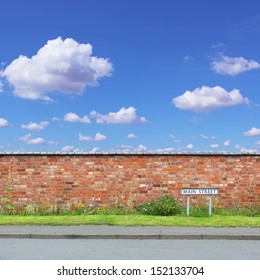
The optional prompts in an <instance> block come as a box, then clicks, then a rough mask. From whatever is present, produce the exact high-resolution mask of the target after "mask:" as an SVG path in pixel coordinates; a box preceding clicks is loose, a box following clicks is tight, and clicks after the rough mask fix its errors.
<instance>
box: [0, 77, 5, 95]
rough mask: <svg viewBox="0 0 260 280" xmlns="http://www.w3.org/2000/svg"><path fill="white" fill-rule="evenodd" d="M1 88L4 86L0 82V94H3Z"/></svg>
mask: <svg viewBox="0 0 260 280" xmlns="http://www.w3.org/2000/svg"><path fill="white" fill-rule="evenodd" d="M0 75H1V74H0ZM3 87H4V85H3V83H2V82H1V81H0V93H2V92H3Z"/></svg>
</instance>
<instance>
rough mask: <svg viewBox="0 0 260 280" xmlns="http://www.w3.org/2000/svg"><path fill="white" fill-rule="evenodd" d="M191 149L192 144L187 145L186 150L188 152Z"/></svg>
mask: <svg viewBox="0 0 260 280" xmlns="http://www.w3.org/2000/svg"><path fill="white" fill-rule="evenodd" d="M193 148H194V146H193V144H188V145H187V146H186V149H188V150H192V149H193Z"/></svg>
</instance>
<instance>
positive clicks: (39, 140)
mask: <svg viewBox="0 0 260 280" xmlns="http://www.w3.org/2000/svg"><path fill="white" fill-rule="evenodd" d="M26 143H27V144H30V145H39V144H41V145H44V144H45V143H46V142H45V140H44V139H43V138H41V137H37V138H34V139H29V140H28V141H27V142H26Z"/></svg>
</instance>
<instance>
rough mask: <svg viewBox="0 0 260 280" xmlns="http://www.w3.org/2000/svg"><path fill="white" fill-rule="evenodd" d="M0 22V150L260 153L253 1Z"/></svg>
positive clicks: (140, 6)
mask: <svg viewBox="0 0 260 280" xmlns="http://www.w3.org/2000/svg"><path fill="white" fill-rule="evenodd" d="M0 13H1V25H0V34H1V44H0V71H1V72H0V73H1V74H0V152H56V151H60V152H173V153H174V152H223V151H226V152H235V153H240V152H242V153H248V152H249V153H251V152H254V153H259V152H260V78H259V77H260V52H259V45H260V4H259V1H258V0H247V1H244V0H236V1H232V0H230V1H221V0H219V1H207V0H198V1H191V0H189V1H188V0H160V1H158V0H157V1H155V0H149V1H148V0H142V1H140V0H131V1H130V0H110V1H108V0H95V1H90V0H77V1H70V0H52V1H49V0H44V1H32V0H24V1H18V0H8V1H2V3H1V11H0Z"/></svg>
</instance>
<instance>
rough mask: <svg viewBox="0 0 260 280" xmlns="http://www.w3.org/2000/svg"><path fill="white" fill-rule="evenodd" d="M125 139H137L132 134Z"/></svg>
mask: <svg viewBox="0 0 260 280" xmlns="http://www.w3.org/2000/svg"><path fill="white" fill-rule="evenodd" d="M127 138H128V139H136V138H138V137H137V136H136V135H135V134H134V133H130V134H128V135H127Z"/></svg>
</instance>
